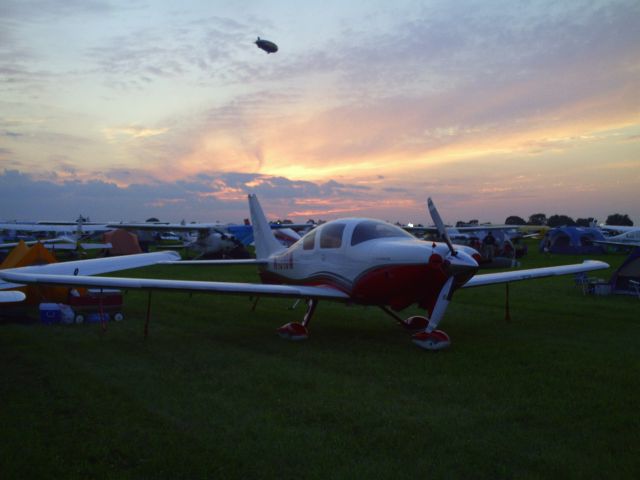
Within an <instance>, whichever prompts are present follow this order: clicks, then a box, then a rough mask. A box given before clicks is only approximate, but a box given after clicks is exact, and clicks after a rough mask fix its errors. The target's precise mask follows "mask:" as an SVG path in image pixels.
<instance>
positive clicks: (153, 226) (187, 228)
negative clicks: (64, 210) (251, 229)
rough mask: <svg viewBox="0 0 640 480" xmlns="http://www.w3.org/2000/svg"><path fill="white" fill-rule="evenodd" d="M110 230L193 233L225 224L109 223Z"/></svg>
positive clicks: (220, 227) (218, 227)
mask: <svg viewBox="0 0 640 480" xmlns="http://www.w3.org/2000/svg"><path fill="white" fill-rule="evenodd" d="M107 226H108V227H110V228H124V229H127V230H152V231H158V232H161V231H183V232H192V231H195V230H211V229H222V230H223V229H224V228H225V227H226V225H225V224H221V223H186V224H184V225H183V224H181V223H153V222H145V223H109V224H107Z"/></svg>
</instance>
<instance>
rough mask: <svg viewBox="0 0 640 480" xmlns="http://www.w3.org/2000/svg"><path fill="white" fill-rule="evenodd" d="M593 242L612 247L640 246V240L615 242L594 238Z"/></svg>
mask: <svg viewBox="0 0 640 480" xmlns="http://www.w3.org/2000/svg"><path fill="white" fill-rule="evenodd" d="M592 242H593V243H597V244H598V245H611V246H612V247H628V248H634V247H640V241H636V242H634V241H627V242H614V241H611V240H592Z"/></svg>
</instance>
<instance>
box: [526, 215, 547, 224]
mask: <svg viewBox="0 0 640 480" xmlns="http://www.w3.org/2000/svg"><path fill="white" fill-rule="evenodd" d="M546 224H547V216H546V215H545V214H544V213H534V214H533V215H531V216H530V217H529V221H528V222H527V225H546Z"/></svg>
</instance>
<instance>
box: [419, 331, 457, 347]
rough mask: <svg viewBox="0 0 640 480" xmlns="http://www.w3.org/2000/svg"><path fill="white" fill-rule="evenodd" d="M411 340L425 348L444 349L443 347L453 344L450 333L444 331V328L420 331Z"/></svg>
mask: <svg viewBox="0 0 640 480" xmlns="http://www.w3.org/2000/svg"><path fill="white" fill-rule="evenodd" d="M411 340H412V341H413V343H415V344H416V345H417V346H418V347H420V348H423V349H425V350H442V349H443V348H447V347H448V346H449V345H451V339H450V338H449V335H447V334H446V333H444V332H443V331H442V330H434V331H433V332H427V331H423V332H418V333H415V334H414V335H413V336H412V338H411Z"/></svg>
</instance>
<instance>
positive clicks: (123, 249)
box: [104, 228, 142, 257]
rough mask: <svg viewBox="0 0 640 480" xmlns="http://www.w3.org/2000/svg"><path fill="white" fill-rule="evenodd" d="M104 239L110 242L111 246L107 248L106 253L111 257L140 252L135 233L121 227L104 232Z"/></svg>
mask: <svg viewBox="0 0 640 480" xmlns="http://www.w3.org/2000/svg"><path fill="white" fill-rule="evenodd" d="M104 241H105V243H110V244H111V248H110V249H109V250H107V255H109V256H112V257H115V256H118V255H131V254H134V253H142V249H141V248H140V244H139V243H138V237H137V236H136V234H135V233H131V232H127V231H126V230H123V229H121V228H118V229H116V230H111V231H110V232H107V233H105V234H104Z"/></svg>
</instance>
